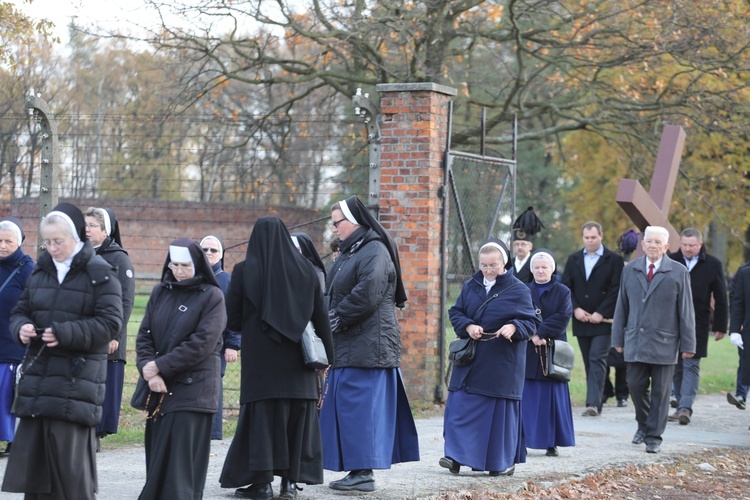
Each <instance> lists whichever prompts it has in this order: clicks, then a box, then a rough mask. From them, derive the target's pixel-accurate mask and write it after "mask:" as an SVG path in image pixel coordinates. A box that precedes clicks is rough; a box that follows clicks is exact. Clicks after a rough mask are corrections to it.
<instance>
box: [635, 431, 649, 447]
mask: <svg viewBox="0 0 750 500" xmlns="http://www.w3.org/2000/svg"><path fill="white" fill-rule="evenodd" d="M644 437H646V433H645V432H643V431H642V430H640V429H638V430H637V431H635V436H633V444H641V443H643V438H644Z"/></svg>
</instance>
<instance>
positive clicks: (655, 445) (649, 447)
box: [646, 443, 661, 453]
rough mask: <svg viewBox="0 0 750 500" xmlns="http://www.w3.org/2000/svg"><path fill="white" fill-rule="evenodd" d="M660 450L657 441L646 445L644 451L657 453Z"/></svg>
mask: <svg viewBox="0 0 750 500" xmlns="http://www.w3.org/2000/svg"><path fill="white" fill-rule="evenodd" d="M660 451H661V446H659V443H650V444H647V445H646V453H659V452H660Z"/></svg>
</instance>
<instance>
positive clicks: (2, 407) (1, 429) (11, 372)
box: [0, 363, 18, 443]
mask: <svg viewBox="0 0 750 500" xmlns="http://www.w3.org/2000/svg"><path fill="white" fill-rule="evenodd" d="M17 367H18V365H16V364H11V363H0V441H8V442H9V443H12V442H13V436H14V435H15V433H16V415H15V414H13V413H11V411H10V410H11V407H12V406H13V396H14V394H15V378H16V368H17Z"/></svg>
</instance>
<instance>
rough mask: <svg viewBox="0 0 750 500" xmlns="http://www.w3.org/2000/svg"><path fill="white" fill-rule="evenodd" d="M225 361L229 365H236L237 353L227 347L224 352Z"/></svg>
mask: <svg viewBox="0 0 750 500" xmlns="http://www.w3.org/2000/svg"><path fill="white" fill-rule="evenodd" d="M224 361H226V362H227V363H234V362H235V361H237V351H236V350H234V349H230V348H228V347H227V348H226V349H225V350H224Z"/></svg>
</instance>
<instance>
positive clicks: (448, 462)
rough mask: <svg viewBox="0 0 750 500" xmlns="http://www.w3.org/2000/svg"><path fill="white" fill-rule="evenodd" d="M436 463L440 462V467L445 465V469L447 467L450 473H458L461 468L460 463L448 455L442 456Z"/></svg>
mask: <svg viewBox="0 0 750 500" xmlns="http://www.w3.org/2000/svg"><path fill="white" fill-rule="evenodd" d="M438 463H439V464H440V467H445V468H446V469H448V470H449V471H450V473H451V474H458V472H459V471H460V470H461V464H460V463H458V462H456V461H455V460H453V459H452V458H450V457H443V458H441V459H440V460H438ZM472 470H473V469H472Z"/></svg>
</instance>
